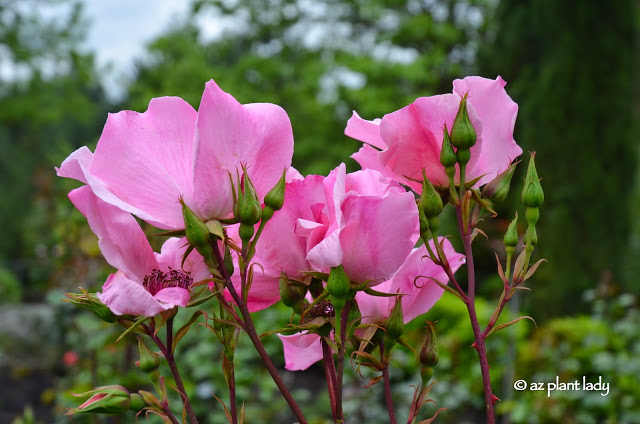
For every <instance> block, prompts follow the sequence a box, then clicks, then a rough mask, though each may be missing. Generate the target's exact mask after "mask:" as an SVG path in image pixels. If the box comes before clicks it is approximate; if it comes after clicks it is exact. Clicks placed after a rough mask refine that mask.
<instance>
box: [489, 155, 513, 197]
mask: <svg viewBox="0 0 640 424" xmlns="http://www.w3.org/2000/svg"><path fill="white" fill-rule="evenodd" d="M517 165H518V162H513V163H512V164H511V165H509V168H507V169H506V171H504V172H503V173H501V174H500V175H498V176H497V177H496V178H494V179H493V180H491V181H490V182H489V183H488V184H486V185H485V186H484V187H483V188H482V197H484V198H487V199H489V200H491V202H492V203H494V204H500V203H502V202H504V201H505V200H506V199H507V196H508V195H509V189H510V188H511V178H512V177H513V173H514V172H515V170H516V166H517Z"/></svg>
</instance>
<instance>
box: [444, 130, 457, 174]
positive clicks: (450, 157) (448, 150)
mask: <svg viewBox="0 0 640 424" xmlns="http://www.w3.org/2000/svg"><path fill="white" fill-rule="evenodd" d="M443 132H444V133H443V137H442V148H441V149H440V163H441V164H442V166H444V167H445V168H453V167H454V166H455V164H456V163H457V162H458V157H457V156H456V152H455V151H454V150H453V146H452V145H451V137H449V130H447V124H444V129H443ZM454 172H455V169H454Z"/></svg>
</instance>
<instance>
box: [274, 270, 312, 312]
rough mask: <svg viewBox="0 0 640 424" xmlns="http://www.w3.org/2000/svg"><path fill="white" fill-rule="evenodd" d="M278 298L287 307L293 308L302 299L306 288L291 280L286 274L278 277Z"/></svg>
mask: <svg viewBox="0 0 640 424" xmlns="http://www.w3.org/2000/svg"><path fill="white" fill-rule="evenodd" d="M279 287H280V299H282V303H284V305H285V306H287V307H289V308H293V307H294V306H296V305H297V304H298V303H300V302H302V300H304V296H305V295H306V294H307V288H306V287H305V286H303V285H302V284H296V283H293V282H291V281H290V280H289V279H288V278H287V277H286V275H283V276H281V277H280V286H279Z"/></svg>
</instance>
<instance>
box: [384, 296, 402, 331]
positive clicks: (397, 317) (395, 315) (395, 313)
mask: <svg viewBox="0 0 640 424" xmlns="http://www.w3.org/2000/svg"><path fill="white" fill-rule="evenodd" d="M384 328H385V330H387V336H389V338H390V339H392V340H394V341H396V340H398V339H399V338H400V337H401V336H402V333H404V316H403V313H402V299H400V297H399V296H398V297H396V303H395V304H394V306H393V309H392V310H391V314H390V315H389V318H387V320H386V321H385V323H384Z"/></svg>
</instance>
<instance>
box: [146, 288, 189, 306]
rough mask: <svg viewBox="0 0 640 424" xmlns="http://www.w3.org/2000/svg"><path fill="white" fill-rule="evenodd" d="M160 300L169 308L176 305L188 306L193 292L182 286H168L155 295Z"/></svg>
mask: <svg viewBox="0 0 640 424" xmlns="http://www.w3.org/2000/svg"><path fill="white" fill-rule="evenodd" d="M153 297H154V298H155V299H156V300H157V301H158V302H161V303H162V304H163V305H164V306H166V307H167V309H171V308H173V307H174V306H182V307H185V306H187V303H189V299H190V298H191V293H190V292H189V290H187V289H183V288H182V287H166V288H164V289H162V290H160V291H158V293H156V294H155V295H154V296H153Z"/></svg>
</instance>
